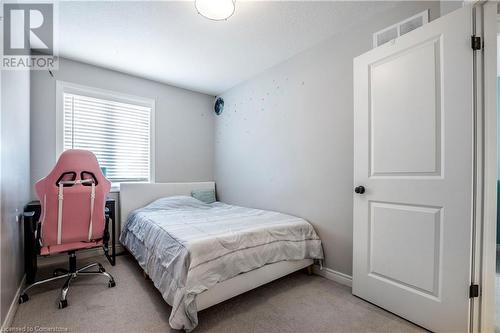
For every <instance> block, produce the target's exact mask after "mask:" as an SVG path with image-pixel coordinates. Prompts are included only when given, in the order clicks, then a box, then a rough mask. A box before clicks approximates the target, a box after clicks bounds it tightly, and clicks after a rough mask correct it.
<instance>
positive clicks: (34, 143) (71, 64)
mask: <svg viewBox="0 0 500 333" xmlns="http://www.w3.org/2000/svg"><path fill="white" fill-rule="evenodd" d="M53 73H54V76H55V78H52V77H51V76H50V75H49V73H48V72H47V71H33V72H32V75H31V91H32V94H31V99H32V103H31V117H32V122H31V154H32V159H31V161H32V162H31V180H32V186H33V185H34V183H35V182H36V181H37V180H39V179H40V178H42V177H44V176H46V175H47V173H48V172H49V171H50V170H51V169H52V167H53V166H54V163H55V162H56V128H55V126H56V99H55V98H56V80H61V81H68V82H72V83H77V84H81V85H86V86H91V87H95V88H100V89H106V90H112V91H117V92H121V93H125V94H130V95H136V96H141V97H148V98H153V99H155V100H156V114H155V117H156V127H155V131H156V152H155V154H156V163H155V167H156V181H157V182H170V181H205V180H213V155H214V152H213V151H214V148H213V145H214V144H213V141H214V140H213V136H214V134H213V132H214V117H213V114H214V113H213V111H212V110H213V97H212V96H209V95H205V94H200V93H197V92H192V91H189V90H185V89H180V88H176V87H173V86H169V85H165V84H161V83H157V82H154V81H150V80H145V79H142V78H138V77H135V76H131V75H126V74H123V73H119V72H116V71H112V70H108V69H104V68H100V67H95V66H91V65H88V64H83V63H80V62H75V61H71V60H67V59H61V61H60V64H59V70H57V71H53ZM32 196H33V197H35V195H34V192H33V191H32Z"/></svg>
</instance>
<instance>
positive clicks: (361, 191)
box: [354, 186, 365, 194]
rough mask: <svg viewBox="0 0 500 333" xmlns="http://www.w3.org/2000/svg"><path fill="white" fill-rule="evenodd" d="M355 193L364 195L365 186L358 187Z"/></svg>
mask: <svg viewBox="0 0 500 333" xmlns="http://www.w3.org/2000/svg"><path fill="white" fill-rule="evenodd" d="M354 192H356V193H357V194H363V193H365V187H364V186H356V188H355V189H354Z"/></svg>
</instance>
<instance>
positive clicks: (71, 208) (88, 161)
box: [19, 149, 115, 308]
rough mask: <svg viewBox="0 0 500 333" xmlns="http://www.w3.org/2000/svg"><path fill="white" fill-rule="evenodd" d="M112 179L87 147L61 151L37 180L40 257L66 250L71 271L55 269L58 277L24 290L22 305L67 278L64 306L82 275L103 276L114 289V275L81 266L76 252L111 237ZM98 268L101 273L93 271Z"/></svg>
mask: <svg viewBox="0 0 500 333" xmlns="http://www.w3.org/2000/svg"><path fill="white" fill-rule="evenodd" d="M110 188H111V183H110V182H109V180H107V179H106V177H104V175H103V174H102V172H101V169H100V167H99V163H98V162H97V158H96V157H95V155H94V154H93V153H92V152H90V151H86V150H80V149H71V150H66V151H65V152H64V153H62V154H61V156H60V157H59V160H58V161H57V163H56V165H55V167H54V169H52V171H51V172H50V173H49V175H48V176H47V177H45V178H43V179H41V180H39V181H38V182H37V183H36V184H35V189H36V194H37V196H38V198H39V199H40V203H41V207H42V211H41V217H40V221H39V224H40V225H39V228H37V229H38V231H37V235H36V238H37V240H38V241H39V243H40V253H39V254H41V255H51V254H56V253H62V252H67V253H68V255H69V269H68V270H65V269H56V270H55V271H54V277H52V278H49V279H45V280H42V281H38V282H35V283H33V284H31V285H29V286H28V287H27V288H26V289H24V291H23V293H22V294H21V296H20V298H19V303H24V302H26V301H28V299H29V298H28V295H27V294H26V292H27V291H28V290H29V289H31V288H32V287H34V286H36V285H40V284H43V283H46V282H49V281H53V280H57V279H62V278H66V282H65V283H64V286H63V288H62V290H61V298H60V300H59V308H65V307H66V306H67V305H68V302H67V300H66V296H67V293H68V289H69V284H70V282H71V280H72V279H75V278H76V277H77V276H78V275H96V274H98V275H103V276H106V277H107V278H108V279H109V283H108V286H109V287H114V286H115V281H114V279H113V277H112V276H111V275H110V274H109V273H107V272H106V271H105V270H104V267H103V266H102V265H101V264H100V263H92V264H89V265H86V266H84V267H82V268H79V269H77V268H76V253H75V252H76V251H77V250H81V249H89V248H96V247H102V246H103V244H104V243H105V242H103V241H104V240H106V239H105V238H106V237H109V236H107V233H105V230H107V217H106V215H105V212H104V210H105V202H106V196H107V194H108V193H109V190H110ZM92 267H97V269H98V270H97V271H88V270H89V269H90V268H92Z"/></svg>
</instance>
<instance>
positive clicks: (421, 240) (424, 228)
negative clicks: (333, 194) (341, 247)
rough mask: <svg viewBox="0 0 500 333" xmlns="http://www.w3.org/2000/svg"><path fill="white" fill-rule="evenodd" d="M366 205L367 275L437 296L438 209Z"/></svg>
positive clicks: (438, 268)
mask: <svg viewBox="0 0 500 333" xmlns="http://www.w3.org/2000/svg"><path fill="white" fill-rule="evenodd" d="M370 206H371V207H370V253H369V256H370V258H369V260H370V269H369V272H370V275H372V276H374V277H378V278H379V279H385V280H386V282H389V283H393V284H397V285H398V286H399V287H403V288H406V289H407V290H409V291H415V292H417V293H418V294H421V293H424V294H428V295H431V296H434V297H439V272H440V270H441V267H440V265H439V257H440V248H439V246H440V233H441V213H442V210H441V209H440V208H437V207H425V206H409V205H401V204H388V203H379V202H370ZM422 244H425V246H422ZM408 263H414V264H413V265H408Z"/></svg>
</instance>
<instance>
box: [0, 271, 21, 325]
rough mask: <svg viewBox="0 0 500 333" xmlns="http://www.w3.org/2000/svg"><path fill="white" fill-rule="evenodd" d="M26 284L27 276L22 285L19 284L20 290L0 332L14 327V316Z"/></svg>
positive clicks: (11, 304)
mask: <svg viewBox="0 0 500 333" xmlns="http://www.w3.org/2000/svg"><path fill="white" fill-rule="evenodd" d="M25 282H26V275H23V278H22V279H21V283H20V284H19V288H17V291H16V294H15V295H14V299H13V300H12V303H10V307H9V311H8V312H7V315H6V316H5V320H4V321H3V323H2V328H0V332H7V329H8V328H9V327H10V326H11V325H12V321H13V320H14V316H15V315H16V312H17V308H18V307H19V296H21V291H22V290H23V287H24V283H25Z"/></svg>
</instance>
